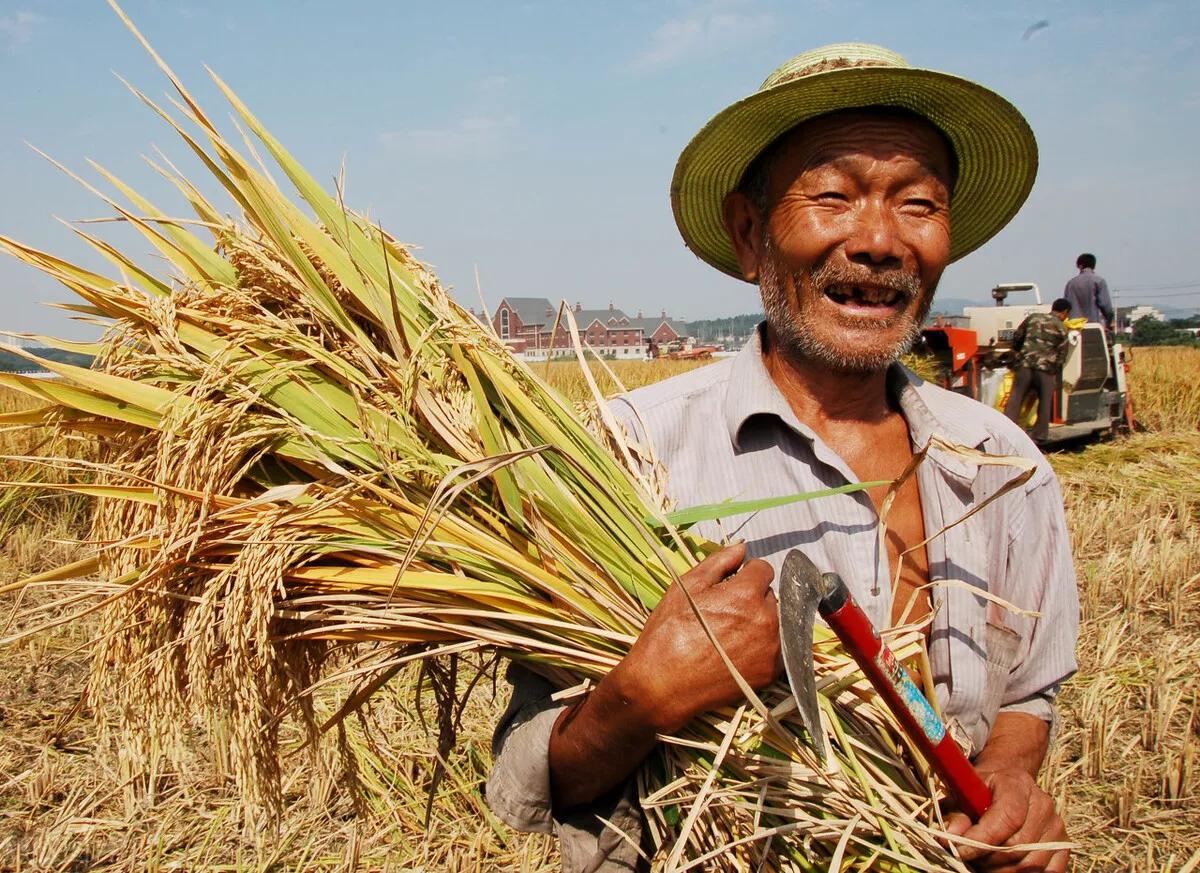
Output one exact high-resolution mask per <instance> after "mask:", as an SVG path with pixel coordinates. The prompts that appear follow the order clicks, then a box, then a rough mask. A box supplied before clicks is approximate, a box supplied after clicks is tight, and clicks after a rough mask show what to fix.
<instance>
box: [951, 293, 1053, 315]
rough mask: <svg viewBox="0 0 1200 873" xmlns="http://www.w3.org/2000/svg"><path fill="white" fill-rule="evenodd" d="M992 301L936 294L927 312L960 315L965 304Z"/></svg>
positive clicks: (984, 303) (982, 303)
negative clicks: (931, 306)
mask: <svg viewBox="0 0 1200 873" xmlns="http://www.w3.org/2000/svg"><path fill="white" fill-rule="evenodd" d="M994 302H995V301H993V300H968V299H967V298H965V297H942V296H941V295H940V294H938V295H935V296H934V298H933V308H932V309H930V310H929V313H930V314H931V315H962V312H963V307H965V306H989V305H991V304H992V303H994ZM1030 302H1031V303H1032V302H1033V301H1032V300H1031V301H1030Z"/></svg>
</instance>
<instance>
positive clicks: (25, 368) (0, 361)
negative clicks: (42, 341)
mask: <svg viewBox="0 0 1200 873" xmlns="http://www.w3.org/2000/svg"><path fill="white" fill-rule="evenodd" d="M28 351H29V353H30V354H32V355H37V356H38V357H39V358H45V359H46V360H48V361H57V362H59V363H62V364H74V365H75V366H76V367H90V366H91V365H92V358H90V357H89V356H88V355H80V354H76V353H75V352H64V351H60V350H59V349H45V348H41V349H29V350H28ZM43 369H45V368H44V367H40V366H38V365H37V364H35V363H34V362H33V361H30V360H28V359H27V358H22V357H21V356H20V355H15V354H13V353H12V352H7V351H3V350H0V372H4V373H36V372H38V371H39V370H43Z"/></svg>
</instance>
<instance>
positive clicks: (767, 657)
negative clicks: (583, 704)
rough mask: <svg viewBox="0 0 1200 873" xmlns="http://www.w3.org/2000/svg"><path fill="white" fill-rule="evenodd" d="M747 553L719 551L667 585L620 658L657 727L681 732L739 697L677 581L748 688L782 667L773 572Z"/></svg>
mask: <svg viewBox="0 0 1200 873" xmlns="http://www.w3.org/2000/svg"><path fill="white" fill-rule="evenodd" d="M745 557H746V547H745V546H744V545H741V544H739V545H736V546H730V547H729V548H725V549H722V550H721V551H719V552H716V553H715V554H713V555H711V556H709V557H708V558H707V559H705V560H704V561H702V562H701V563H700V564H698V565H697V566H696V567H694V568H693V569H692V570H691V571H690V572H688V573H687V574H686V575H684V576H683V577H682V578H681V579H680V580H679V583H678V584H676V585H672V586H671V587H670V588H669V589H668V590H667V593H666V595H665V596H664V597H663V599H662V601H661V602H660V603H659V604H658V606H657V607H656V608H655V610H654V612H653V613H651V614H650V618H649V619H648V620H647V621H646V626H645V628H644V629H643V630H642V633H641V635H640V636H638V638H637V641H636V642H635V643H634V644H633V648H631V649H630V650H629V654H628V655H626V656H625V659H624V660H623V661H622V662H621V667H620V669H621V671H622V673H623V679H624V682H625V683H627V685H628V687H630V688H631V689H632V690H633V691H634V693H636V694H638V696H640V697H642V698H643V699H644V700H646V701H653V702H654V704H655V706H654V709H655V712H654V727H655V729H656V730H657V731H658V732H659V733H670V732H672V731H676V730H679V728H681V727H683V726H684V725H685V724H687V723H688V722H689V721H691V720H692V718H694V717H695V716H697V715H699V714H700V713H702V712H707V711H708V710H710V709H716V708H718V707H721V706H725V705H727V704H731V703H736V702H737V701H740V700H742V698H743V695H742V692H741V691H740V690H739V689H738V686H737V684H736V683H735V682H734V679H733V676H731V675H730V673H729V670H728V668H727V667H726V666H725V664H724V662H723V661H722V660H721V656H720V655H719V654H718V653H717V650H716V648H715V647H714V646H713V644H712V642H711V641H710V640H709V638H708V635H707V634H706V633H705V632H704V628H702V627H701V626H700V622H699V621H697V620H696V614H695V612H694V611H693V610H692V606H691V604H689V603H688V599H687V596H686V595H685V594H684V592H683V591H681V590H680V588H681V587H683V588H686V589H687V593H688V594H690V595H691V596H692V600H693V601H694V602H695V604H696V607H697V608H698V609H699V610H700V612H701V613H702V614H703V615H704V618H705V621H706V622H707V623H708V626H709V628H710V629H711V630H712V632H713V636H715V637H716V638H717V640H718V641H719V642H720V643H721V646H722V647H723V648H724V649H725V654H726V655H728V656H729V658H730V660H731V661H733V664H734V666H735V667H737V670H738V672H739V673H741V674H742V676H743V678H745V680H746V681H747V682H748V683H749V684H750V687H752V688H754V689H759V688H762V687H763V686H765V685H767V684H769V683H770V682H771V680H773V679H774V678H775V677H776V676H778V675H779V672H780V670H781V669H782V667H783V662H782V659H781V656H780V648H779V612H778V606H777V605H776V601H775V594H774V592H773V591H772V590H771V580H772V579H773V578H774V576H775V572H774V571H773V570H772V569H771V565H770V564H768V563H767V562H766V561H759V560H752V561H747V562H746V563H745V565H742V561H743V560H744V559H745ZM739 566H741V569H740V570H738V567H739ZM735 570H737V572H736V573H734V571H735ZM730 573H734V575H732V576H730V575H729V574H730ZM727 577H728V578H727Z"/></svg>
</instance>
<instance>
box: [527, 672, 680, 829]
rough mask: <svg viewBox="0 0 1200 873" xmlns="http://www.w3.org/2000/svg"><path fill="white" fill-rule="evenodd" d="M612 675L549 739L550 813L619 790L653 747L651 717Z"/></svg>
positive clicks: (571, 710) (619, 676)
mask: <svg viewBox="0 0 1200 873" xmlns="http://www.w3.org/2000/svg"><path fill="white" fill-rule="evenodd" d="M628 686H629V683H628V682H627V681H626V675H625V672H624V671H623V670H622V667H621V666H620V665H618V667H617V668H616V669H615V670H613V672H612V673H610V674H609V675H608V676H606V677H604V679H602V680H601V681H600V682H599V684H597V685H596V687H595V688H593V689H592V690H591V691H590V692H589V693H588V695H587V696H586V697H585V698H584V699H583V700H582V701H580V702H579V703H578V704H577V705H575V706H572V707H569V708H568V709H566V710H564V711H563V713H562V715H560V716H559V718H558V721H557V722H555V725H554V730H553V732H552V733H551V735H550V791H551V796H552V797H553V798H554V806H555V808H556V809H559V810H562V809H569V808H570V807H573V806H578V805H579V804H582V803H588V802H590V801H592V800H595V799H596V798H597V797H600V796H601V795H603V794H605V793H607V792H608V791H611V790H612V789H613V788H615V787H616V786H617V785H620V784H621V783H622V782H623V781H625V779H627V778H628V777H629V775H630V774H631V773H632V772H633V771H634V770H636V769H637V767H638V765H639V764H641V762H642V761H643V760H644V759H645V758H646V756H647V755H648V754H650V752H651V751H652V750H653V749H654V746H655V745H656V744H657V742H658V740H657V736H658V731H657V728H656V726H655V725H654V724H653V719H652V718H651V713H649V712H647V711H646V709H645V707H644V706H643V702H642V701H640V700H638V699H637V696H636V695H635V694H633V693H632V692H631V690H630V688H629V687H628Z"/></svg>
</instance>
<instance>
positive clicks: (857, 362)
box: [758, 235, 936, 375]
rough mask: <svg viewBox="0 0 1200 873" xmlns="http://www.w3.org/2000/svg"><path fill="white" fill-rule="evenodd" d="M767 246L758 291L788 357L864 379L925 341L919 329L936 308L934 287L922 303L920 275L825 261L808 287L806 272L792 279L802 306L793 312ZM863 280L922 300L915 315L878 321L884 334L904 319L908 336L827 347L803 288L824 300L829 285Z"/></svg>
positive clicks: (775, 257)
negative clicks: (873, 344)
mask: <svg viewBox="0 0 1200 873" xmlns="http://www.w3.org/2000/svg"><path fill="white" fill-rule="evenodd" d="M764 244H765V254H766V257H765V258H764V262H763V264H762V265H761V267H760V269H759V279H758V287H759V290H760V292H761V293H762V303H763V311H764V312H765V313H766V316H767V325H768V327H769V328H770V330H771V336H772V337H773V338H774V340H775V342H776V343H777V344H778V346H779V351H781V352H783V354H784V355H785V356H786V357H791V358H793V359H796V360H801V361H812V362H814V363H817V364H820V365H822V366H823V367H825V368H827V369H829V370H832V371H834V372H836V373H847V374H858V375H865V374H868V373H876V372H878V371H880V370H884V369H886V368H887V367H888V366H890V365H891V364H892V363H893V362H894V361H897V360H899V358H900V356H901V355H903V354H904V353H905V352H907V351H908V350H909V349H910V348H912V346H913V343H915V342H916V341H917V339H918V338H919V337H920V336H921V325H922V324H924V323H925V317H926V316H927V315H928V314H929V308H930V306H932V305H933V292H934V290H935V289H936V286H934V288H930V289H929V291H928V293H926V294H924V296H923V298H922V292H921V284H920V280H919V279H918V278H917V277H916V276H913V275H910V274H908V273H903V272H901V271H899V270H887V271H874V270H871V269H870V268H866V267H855V266H852V265H843V264H836V263H831V262H829V261H825V262H823V263H821V264H818V265H817V266H816V267H815V268H814V269H813V270H812V272H811V274H810V275H809V277H808V279H807V288H806V285H805V284H802V283H805V282H806V280H805V277H804V274H803V273H793V274H792V275H791V280H792V287H793V288H795V289H796V291H797V297H798V298H799V299H800V301H801V303H800V306H799V311H797V312H795V313H793V311H792V308H791V304H790V300H789V297H788V288H787V283H786V282H784V281H783V273H782V271H781V270H780V267H779V256H778V250H777V249H776V248H775V244H774V241H773V240H771V238H770V236H769V235H767V236H765V238H764ZM863 281H870V282H872V283H875V284H878V285H883V286H884V287H887V288H891V289H893V290H896V291H900V292H901V293H903V294H905V295H906V297H907V298H908V299H910V300H911V299H913V298H914V297H915V298H917V299H918V300H920V301H921V303H920V307H919V308H918V309H917V312H916V314H915V316H912V315H909V314H908V313H907V312H901V313H899V314H898V315H895V316H890V317H888V318H882V319H880V320H879V326H880V328H881V329H886V328H890V327H894V326H895V324H896V321H897V319H905V320H907V322H908V323H907V324H906V325H905V330H904V333H903V334H902V335H901V336H900V337H899V338H898V339H897V340H896V342H894V343H893V344H892V345H890V346H886V347H881V348H874V349H847V348H844V347H839V346H835V345H832V344H830V343H828V342H826V341H825V340H824V339H823V338H822V337H821V336H820V334H819V332H818V331H816V330H815V329H814V324H815V322H814V321H813V320H812V319H813V318H814V316H813V313H812V311H811V309H810V308H806V307H805V306H804V305H803V298H804V294H803V293H801V291H802V289H803V290H811V293H812V295H822V294H824V293H825V290H826V289H827V288H829V287H830V286H833V285H853V284H855V283H856V282H863Z"/></svg>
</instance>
